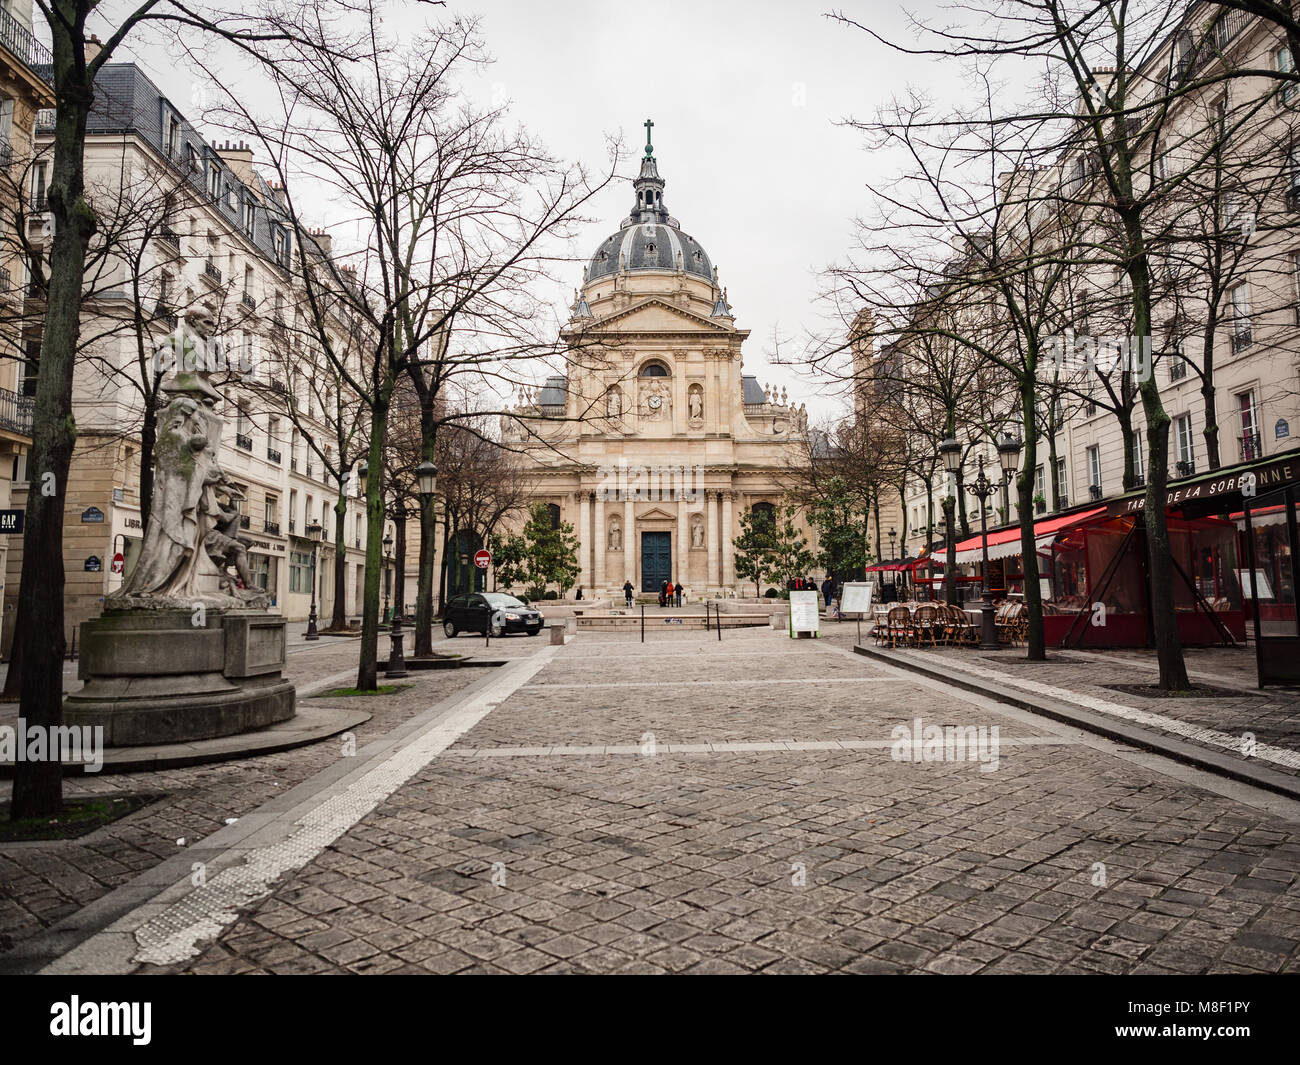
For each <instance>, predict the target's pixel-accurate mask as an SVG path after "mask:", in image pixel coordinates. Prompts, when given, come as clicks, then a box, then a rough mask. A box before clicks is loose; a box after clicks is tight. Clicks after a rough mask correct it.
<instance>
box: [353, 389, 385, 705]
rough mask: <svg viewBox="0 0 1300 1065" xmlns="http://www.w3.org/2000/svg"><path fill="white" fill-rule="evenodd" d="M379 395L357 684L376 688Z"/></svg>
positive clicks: (373, 413)
mask: <svg viewBox="0 0 1300 1065" xmlns="http://www.w3.org/2000/svg"><path fill="white" fill-rule="evenodd" d="M375 392H376V395H375V397H374V401H373V402H372V404H371V407H370V452H369V456H368V458H367V460H366V465H367V466H368V467H369V470H370V476H369V477H367V479H366V579H365V596H364V602H363V604H362V611H361V660H360V662H359V663H358V665H357V688H358V690H360V691H365V692H369V691H375V690H376V689H377V688H378V687H379V584H380V576H381V571H382V569H383V564H384V563H383V555H382V552H383V539H384V442H385V437H386V435H387V432H388V402H389V397H388V396H387V395H380V394H379V392H380V389H379V388H376V389H375Z"/></svg>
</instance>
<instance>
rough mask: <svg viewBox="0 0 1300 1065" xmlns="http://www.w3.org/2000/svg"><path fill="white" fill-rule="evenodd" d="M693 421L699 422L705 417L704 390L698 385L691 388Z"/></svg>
mask: <svg viewBox="0 0 1300 1065" xmlns="http://www.w3.org/2000/svg"><path fill="white" fill-rule="evenodd" d="M690 402H691V421H693V422H698V421H701V420H703V418H704V390H703V389H701V388H700V387H699V386H698V385H696V386H695V387H693V388H692V389H691V397H690Z"/></svg>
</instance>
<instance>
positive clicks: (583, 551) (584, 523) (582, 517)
mask: <svg viewBox="0 0 1300 1065" xmlns="http://www.w3.org/2000/svg"><path fill="white" fill-rule="evenodd" d="M574 498H575V499H576V500H577V502H578V584H579V586H580V587H581V588H582V589H583V594H584V595H585V594H587V593H588V592H590V591H591V493H590V492H587V491H578V492H575V493H574Z"/></svg>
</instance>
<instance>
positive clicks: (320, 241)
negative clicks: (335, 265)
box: [309, 229, 334, 259]
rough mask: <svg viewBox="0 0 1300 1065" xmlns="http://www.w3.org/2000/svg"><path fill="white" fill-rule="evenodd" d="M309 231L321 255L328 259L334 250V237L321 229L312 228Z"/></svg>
mask: <svg viewBox="0 0 1300 1065" xmlns="http://www.w3.org/2000/svg"><path fill="white" fill-rule="evenodd" d="M309 232H310V233H311V239H312V240H314V241H315V242H316V246H317V247H319V248H320V253H321V255H323V256H325V258H327V259H328V258H329V256H330V253H331V252H332V251H333V250H334V238H333V237H331V236H330V235H329V233H327V232H326V231H325V230H323V229H313V230H310V231H309Z"/></svg>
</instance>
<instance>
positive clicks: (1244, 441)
mask: <svg viewBox="0 0 1300 1065" xmlns="http://www.w3.org/2000/svg"><path fill="white" fill-rule="evenodd" d="M1237 444H1238V445H1239V447H1240V450H1241V461H1242V462H1249V461H1250V460H1251V459H1257V458H1259V457H1260V456H1261V455H1263V454H1264V445H1263V442H1262V441H1261V440H1260V438H1259V433H1242V434H1241V436H1240V438H1238V440H1237Z"/></svg>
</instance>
